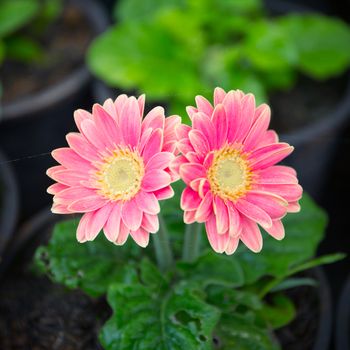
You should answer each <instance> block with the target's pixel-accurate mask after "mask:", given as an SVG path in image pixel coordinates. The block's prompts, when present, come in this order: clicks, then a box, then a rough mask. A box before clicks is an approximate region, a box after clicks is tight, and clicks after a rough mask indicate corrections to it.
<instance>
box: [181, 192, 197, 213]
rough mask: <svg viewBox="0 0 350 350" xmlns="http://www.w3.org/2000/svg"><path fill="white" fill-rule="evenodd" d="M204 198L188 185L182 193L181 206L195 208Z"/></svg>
mask: <svg viewBox="0 0 350 350" xmlns="http://www.w3.org/2000/svg"><path fill="white" fill-rule="evenodd" d="M201 201H202V199H201V198H200V197H199V196H198V193H197V192H195V191H193V190H192V189H191V188H190V187H186V188H185V189H184V191H183V192H182V194H181V201H180V206H181V209H182V210H195V209H197V207H198V206H199V204H200V203H201Z"/></svg>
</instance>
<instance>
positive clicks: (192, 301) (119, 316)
mask: <svg viewBox="0 0 350 350" xmlns="http://www.w3.org/2000/svg"><path fill="white" fill-rule="evenodd" d="M108 302H109V304H110V305H111V306H112V309H113V311H114V313H113V316H112V317H111V319H110V320H109V321H108V322H107V323H106V325H105V326H104V327H103V328H102V331H101V334H100V341H101V343H102V345H103V346H104V348H105V349H106V350H129V349H145V350H146V349H154V350H158V349H159V350H163V349H168V350H173V349H174V350H180V349H208V350H209V349H211V342H212V331H213V328H214V327H215V325H216V323H217V321H218V319H219V316H220V313H219V311H218V310H217V309H216V308H215V307H213V306H210V305H208V304H207V303H205V302H204V301H203V300H202V298H201V297H200V296H199V295H198V293H196V292H195V291H194V290H191V289H189V288H188V286H186V284H182V285H175V286H171V287H170V286H169V285H168V288H167V289H166V290H165V291H164V290H159V289H158V290H154V289H153V288H152V286H149V285H146V286H145V285H143V284H141V283H133V284H129V285H127V284H115V285H113V286H111V287H110V289H109V291H108Z"/></svg>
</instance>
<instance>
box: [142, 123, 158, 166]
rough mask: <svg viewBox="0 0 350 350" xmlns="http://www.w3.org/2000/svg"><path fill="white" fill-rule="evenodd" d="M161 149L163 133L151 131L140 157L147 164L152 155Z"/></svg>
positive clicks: (156, 130)
mask: <svg viewBox="0 0 350 350" xmlns="http://www.w3.org/2000/svg"><path fill="white" fill-rule="evenodd" d="M162 147H163V132H162V130H161V129H155V130H153V131H152V134H151V136H150V137H149V139H148V141H147V142H146V144H145V147H144V149H143V151H142V154H141V155H142V157H143V160H144V162H145V163H146V164H147V162H148V161H149V160H150V158H151V157H152V156H153V155H154V154H156V153H159V152H160V151H161V150H162Z"/></svg>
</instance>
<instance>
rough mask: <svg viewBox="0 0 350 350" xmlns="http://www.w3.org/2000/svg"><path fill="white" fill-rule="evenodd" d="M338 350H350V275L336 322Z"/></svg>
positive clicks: (341, 297) (340, 302)
mask: <svg viewBox="0 0 350 350" xmlns="http://www.w3.org/2000/svg"><path fill="white" fill-rule="evenodd" d="M335 335H336V347H337V350H349V349H350V275H349V276H348V278H347V280H346V283H345V286H344V289H343V291H342V293H341V296H340V300H339V304H338V310H337V320H336V334H335Z"/></svg>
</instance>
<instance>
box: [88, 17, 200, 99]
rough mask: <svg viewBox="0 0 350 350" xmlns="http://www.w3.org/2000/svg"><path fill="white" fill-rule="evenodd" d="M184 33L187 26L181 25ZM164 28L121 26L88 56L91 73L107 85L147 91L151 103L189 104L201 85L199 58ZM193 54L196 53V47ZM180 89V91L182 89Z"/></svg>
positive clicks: (110, 32)
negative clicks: (177, 100) (173, 101)
mask: <svg viewBox="0 0 350 350" xmlns="http://www.w3.org/2000/svg"><path fill="white" fill-rule="evenodd" d="M178 25H179V26H183V29H184V30H185V28H186V27H188V24H186V23H178ZM189 49H190V47H188V46H187V44H184V43H183V42H181V39H179V38H177V37H176V35H175V34H174V33H171V32H170V31H169V29H166V28H165V27H164V25H163V24H159V25H158V24H153V25H149V24H131V23H127V24H122V25H118V26H116V27H115V28H112V29H111V30H109V31H107V32H106V33H104V34H103V35H102V36H101V37H99V38H98V39H97V40H96V41H95V42H94V43H93V45H92V46H91V47H90V50H89V52H88V63H89V66H90V68H91V70H92V71H93V72H94V73H95V74H96V75H97V76H98V77H100V78H101V79H103V80H104V81H106V82H107V83H108V84H110V85H112V86H116V87H122V88H124V89H138V91H147V96H148V97H149V98H151V99H152V100H156V99H166V98H168V97H170V96H171V97H173V98H181V99H186V100H190V99H192V98H193V92H194V91H196V90H197V91H200V88H201V85H200V82H199V81H198V77H197V72H196V60H197V59H198V58H196V57H197V55H196V54H193V55H188V53H187V52H188V50H189ZM191 50H196V45H194V46H193V47H192V48H191ZM179 86H181V89H180V88H179Z"/></svg>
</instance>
